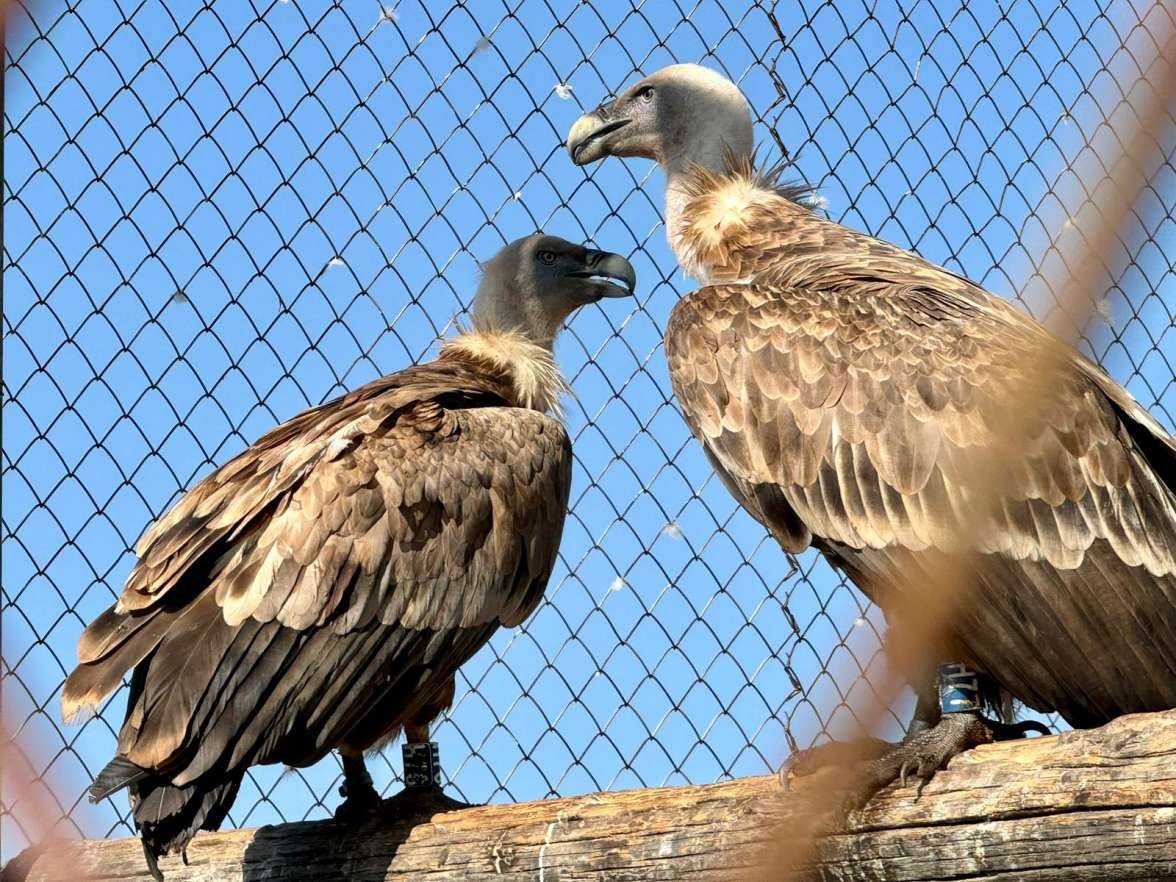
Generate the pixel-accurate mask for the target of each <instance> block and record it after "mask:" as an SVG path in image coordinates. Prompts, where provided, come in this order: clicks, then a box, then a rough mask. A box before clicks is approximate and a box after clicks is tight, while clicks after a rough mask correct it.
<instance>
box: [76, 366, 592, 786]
mask: <svg viewBox="0 0 1176 882" xmlns="http://www.w3.org/2000/svg"><path fill="white" fill-rule="evenodd" d="M426 367H427V366H426ZM468 373H469V372H468V371H467V372H465V373H464V374H463V373H462V372H461V371H457V372H456V373H455V372H454V370H453V369H449V370H444V371H442V370H440V369H433V370H431V371H430V370H426V369H422V368H414V369H410V371H405V372H402V373H401V374H400V375H394V376H393V377H390V378H385V379H384V380H383V381H380V382H379V383H377V384H373V385H372V386H369V387H366V388H365V389H364V390H359V391H357V392H356V393H352V394H351V395H349V396H346V397H345V398H343V399H340V400H339V401H337V402H334V403H333V404H332V405H325V406H324V407H322V408H317V409H315V410H314V411H312V412H308V413H307V414H303V415H301V416H299V417H296V418H295V419H294V420H292V421H291V422H290V423H288V424H285V425H283V426H280V427H278V429H275V430H274V431H273V432H271V433H270V434H269V435H267V436H265V437H264V438H263V439H261V440H260V441H259V442H258V444H257V445H255V446H254V447H252V448H250V450H249V451H246V453H245V454H242V456H240V457H238V458H237V459H236V460H234V461H232V462H231V463H229V464H227V465H226V466H224V467H222V469H220V470H218V471H217V472H216V473H214V474H213V475H211V476H210V477H209V478H207V479H205V480H204V481H203V482H201V484H200V485H198V486H197V487H196V488H194V489H193V491H192V492H191V493H190V494H189V495H188V496H186V497H185V498H184V499H183V500H181V502H180V503H179V504H177V506H176V507H175V508H174V509H173V510H172V511H171V512H169V514H168V515H166V516H165V517H164V518H163V519H161V521H160V522H159V523H158V524H156V526H154V527H153V528H152V529H151V530H150V531H148V533H147V534H146V536H145V538H144V540H143V541H142V542H141V543H140V546H139V547H140V551H141V553H142V554H143V562H142V563H141V564H140V566H139V567H138V568H136V570H135V571H134V573H133V574H132V577H131V580H130V582H129V584H128V588H127V590H126V591H125V592H124V594H123V598H122V600H121V601H120V604H119V606H117V607H116V608H115V609H113V610H112V611H110V612H108V613H107V614H105V615H104V616H102V617H100V618H99V619H98V620H96V622H95V623H94V625H92V626H91V629H89V630H88V631H87V633H86V634H85V635H84V637H83V640H82V641H81V644H80V649H79V657H80V658H81V661H82V663H81V664H80V665H79V667H78V668H77V669H76V670H75V671H74V672H73V673H72V674H71V675H70V677H69V679H68V680H67V684H66V689H65V693H64V697H63V706H64V708H65V712H66V713H67V714H69V713H70V712H71V711H76V710H77V709H78V708H79V707H81V706H84V705H93V704H96V703H97V701H99V700H101V698H102V697H103V696H104V695H105V694H107V693H108V692H109V691H110V690H111V689H113V688H115V687H116V686H117V685H118V683H119V681H120V680H121V677H122V676H123V674H124V673H125V672H126V671H127V670H128V669H129V668H130V667H132V666H134V665H135V664H137V663H138V662H139V661H140V660H141V659H143V658H145V657H147V655H148V654H149V653H152V651H153V650H154V654H152V655H151V656H150V660H149V662H148V663H147V664H148V666H149V667H148V670H147V676H146V678H145V682H144V683H143V686H142V689H141V694H140V695H139V697H138V699H137V701H136V702H135V703H134V706H133V707H132V708H131V709H130V712H129V715H128V722H127V726H126V727H124V732H123V737H122V739H121V741H120V752H122V753H124V754H125V755H127V756H129V757H130V758H131V759H132V760H134V761H135V762H137V763H139V764H141V765H145V766H148V767H159V766H160V765H162V764H165V763H168V762H171V761H172V760H173V758H174V757H175V756H176V755H177V754H178V753H179V752H181V750H182V749H186V748H184V745H191V744H192V743H193V742H195V741H198V740H199V737H200V736H201V735H204V734H207V733H208V732H209V731H211V730H212V729H216V727H218V726H219V727H220V728H219V729H216V730H217V731H222V732H223V738H222V739H221V745H220V748H219V749H220V750H221V751H222V752H223V751H226V750H230V749H232V750H233V751H234V752H235V753H236V754H241V753H242V752H243V753H246V754H248V753H250V752H251V751H252V752H253V754H255V756H254V759H253V760H252V761H264V760H258V759H257V758H256V750H257V749H260V748H258V747H257V745H258V744H261V740H258V739H262V740H264V736H265V733H254V736H255V737H254V736H251V737H253V740H254V741H256V742H257V744H254V745H253V747H248V746H247V747H245V748H243V747H242V746H241V745H242V738H241V737H240V732H239V731H236V729H239V728H240V726H239V725H238V724H240V723H243V722H244V721H243V720H242V719H237V720H236V722H234V721H233V719H232V717H233V714H234V713H236V714H237V716H238V717H240V714H241V713H242V711H241V708H246V709H248V708H256V707H257V702H258V701H259V700H260V698H261V697H264V696H267V695H268V696H270V700H271V703H273V702H276V704H274V705H273V714H276V716H275V717H273V719H272V720H271V722H272V723H273V724H274V726H276V728H277V730H281V729H282V727H283V726H285V727H286V728H290V727H293V728H295V729H296V728H297V720H298V719H299V714H301V713H303V708H305V707H306V706H307V705H308V704H312V703H313V702H315V701H316V698H318V697H321V696H318V695H316V692H315V689H316V688H318V689H319V690H320V691H321V689H326V688H331V687H333V684H334V683H335V680H336V679H337V677H333V676H332V673H335V674H337V673H339V672H338V671H334V672H333V671H332V670H331V666H332V665H333V664H336V663H339V664H341V665H342V664H344V662H343V661H342V659H343V658H345V657H347V656H348V655H349V653H351V650H350V649H348V645H349V644H348V641H349V639H351V635H360V634H363V635H371V634H372V633H373V632H378V631H380V630H382V629H383V630H387V629H391V630H392V631H394V632H396V633H401V632H404V631H420V632H427V633H441V632H448V631H453V632H455V633H456V632H463V633H464V632H469V633H470V634H471V636H472V635H475V633H476V635H477V638H478V639H476V640H472V641H471V640H468V639H465V638H462V640H459V641H458V643H460V645H461V647H462V649H461V651H460V652H452V653H450V654H449V655H448V656H447V658H446V659H445V661H444V664H441V665H439V666H436V667H438V671H439V673H437V674H436V676H442V677H444V676H452V672H453V670H455V669H456V667H457V666H458V665H460V663H461V662H462V661H464V660H465V658H466V657H468V655H469V654H470V653H472V652H473V651H475V650H476V648H477V646H478V645H480V644H481V642H484V640H485V639H486V637H488V635H489V633H491V632H492V631H493V630H494V628H496V627H498V626H499V625H500V624H516V623H517V622H519V621H521V620H522V618H524V617H525V616H526V615H527V614H529V613H530V611H531V610H532V609H533V608H534V606H535V604H536V603H537V602H538V600H539V599H540V597H541V596H542V591H543V587H544V586H545V584H546V581H547V578H548V576H549V575H550V572H551V568H552V566H553V565H554V560H555V554H556V550H557V548H558V544H559V538H560V534H561V531H562V525H563V518H564V514H565V509H566V503H567V494H568V489H569V486H570V467H571V455H570V445H569V442H568V439H567V435H566V433H565V432H564V430H563V428H562V426H561V425H560V424H559V422H558V421H556V420H554V419H552V418H550V417H547V416H545V415H543V414H540V413H538V412H535V411H530V410H524V409H520V408H514V407H503V406H494V407H487V406H480V407H467V406H465V405H468V404H470V403H477V404H486V403H494V402H495V401H501V398H500V397H498V396H496V395H495V393H494V391H493V387H492V385H487V383H486V382H479V381H477V378H474V377H470V376H467V375H466V374H468ZM283 451H284V452H285V458H283V456H282V452H283ZM234 518H238V519H239V520H236V521H235V520H234ZM185 537H186V539H185ZM185 541H186V542H187V543H188V544H187V545H185ZM190 546H196V547H199V548H201V549H202V551H200V552H198V553H196V552H193V551H192V550H191V547H190ZM149 574H150V577H151V578H157V579H158V580H159V582H158V583H152V582H150V581H148V579H149ZM156 584H162V585H164V588H163V589H162V590H154V589H155V586H156ZM128 598H132V599H133V605H128V604H126V602H125V601H126V600H127V599H128ZM148 598H150V599H151V600H150V602H147V599H148ZM274 628H277V629H279V631H288V632H291V633H293V634H310V633H312V632H319V631H322V632H325V633H326V634H328V635H329V636H324V637H323V638H321V639H319V640H318V641H317V642H316V643H315V649H314V652H315V653H316V654H317V655H318V656H319V657H316V658H314V659H309V658H303V657H302V655H301V653H304V652H308V651H311V650H309V649H307V647H308V646H309V645H310V643H309V642H308V641H307V640H306V639H303V638H298V639H294V640H292V642H291V639H290V638H283V639H286V640H287V641H288V642H289V643H290V645H288V646H285V647H284V648H283V649H282V651H281V652H280V653H278V654H277V655H275V654H274V652H269V653H268V654H267V652H266V645H267V641H268V642H270V643H272V642H273V641H274V640H275V639H276V636H275V635H276V634H277V633H278V632H275V631H274V630H273V629H274ZM242 629H244V630H242ZM487 629H489V630H487ZM388 636H389V639H387V640H385V641H384V644H386V645H385V650H386V652H387V651H391V649H389V647H393V648H394V647H395V645H396V643H397V639H399V638H396V639H391V638H392V635H388ZM355 639H357V640H360V639H361V638H360V637H356V638H355ZM364 640H367V641H369V642H370V638H368V637H363V638H362V639H361V642H363V641H364ZM324 641H325V642H324ZM376 642H380V641H379V640H377V641H376ZM454 646H457V644H454ZM363 652H368V657H369V658H374V656H371V652H374V650H371V651H369V650H363ZM332 653H333V655H332ZM300 659H301V660H300ZM418 661H419V659H418ZM382 663H383V664H389V663H391V660H390V658H383V660H382ZM400 663H403V667H404V668H405V669H411V668H412V666H413V664H414V661H413V658H412V656H411V652H410V657H408V658H402V659H400ZM254 668H256V669H257V670H256V671H254V670H253V669H254ZM297 670H301V674H299V676H303V677H305V678H307V679H305V680H304V681H298V680H296V679H292V680H291V681H289V682H287V681H286V680H285V679H283V678H284V677H285V676H286V675H287V674H288V673H290V672H291V671H297ZM360 670H363V671H365V673H366V669H363V668H362V667H361V668H360ZM258 672H260V673H258ZM373 676H374V675H373ZM430 676H433V674H430ZM315 684H317V686H315ZM300 685H301V686H303V687H305V686H307V685H310V686H312V687H314V688H310V689H308V690H306V691H304V692H298V691H297V688H298V687H299V686H300ZM353 685H355V687H356V688H354V689H352V690H351V692H352V693H353V694H354V696H355V700H356V701H360V700H361V699H362V696H363V695H364V694H365V693H364V690H363V689H362V688H360V686H361V685H362V684H353ZM385 686H387V687H388V688H390V686H388V684H384V685H383V686H381V687H380V688H385ZM425 687H427V688H430V689H431V686H430V685H429V684H425ZM242 690H244V691H242ZM246 693H248V694H246ZM369 697H370V696H369ZM230 699H232V700H230ZM336 700H337V701H343V702H346V701H348V700H350V699H349V698H348V696H347V695H346V694H343V695H340V696H338V697H337V699H336ZM234 707H235V708H236V709H235V710H234ZM338 716H339V717H340V718H341V719H352V718H354V717H355V713H354V712H349V711H347V710H346V709H345V708H343V709H342V710H341V711H340V712H339V714H338ZM226 720H227V721H228V722H227V723H226ZM202 721H203V722H202ZM235 727H236V728H235ZM244 740H245V741H248V740H249V739H244ZM231 742H235V743H231ZM320 746H321V745H318V744H317V743H316V744H315V749H318V747H320ZM328 746H329V745H328ZM270 747H271V748H273V749H279V748H278V747H277V746H274V745H270ZM323 749H324V750H325V749H326V748H323ZM201 750H202V752H203V754H205V755H206V757H207V756H210V755H215V754H217V750H214V749H212V748H211V747H209V746H203V747H202V748H201ZM318 752H319V753H320V754H321V752H322V751H321V750H319V751H318ZM222 759H223V757H222ZM271 760H272V757H271ZM210 762H211V761H209V762H202V763H199V764H198V765H202V766H209V765H210ZM189 777H190V776H189Z"/></svg>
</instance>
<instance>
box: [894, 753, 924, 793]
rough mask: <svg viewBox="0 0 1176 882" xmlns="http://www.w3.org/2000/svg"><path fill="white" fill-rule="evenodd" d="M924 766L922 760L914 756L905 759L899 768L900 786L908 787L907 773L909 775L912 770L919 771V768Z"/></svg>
mask: <svg viewBox="0 0 1176 882" xmlns="http://www.w3.org/2000/svg"><path fill="white" fill-rule="evenodd" d="M922 766H923V763H922V761H921V760H916V759H915V758H914V757H912V758H910V759H908V760H904V761H903V764H902V766H901V767H900V768H899V770H898V786H899V787H906V786H907V775H909V774H910V773H911V772H916V773H917V772H918V770H919V769H921V768H922Z"/></svg>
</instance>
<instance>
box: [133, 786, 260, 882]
mask: <svg viewBox="0 0 1176 882" xmlns="http://www.w3.org/2000/svg"><path fill="white" fill-rule="evenodd" d="M244 777H245V773H244V772H243V771H242V772H237V773H235V774H230V775H228V776H227V777H226V778H222V779H220V780H218V781H215V782H210V781H208V780H207V779H200V780H197V781H193V782H192V783H191V784H187V785H185V786H183V787H174V786H172V785H171V784H168V783H167V782H165V781H162V780H160V779H159V778H155V777H148V778H146V779H145V780H141V781H138V782H136V783H135V784H134V785H133V786H132V787H131V808H132V810H133V812H134V816H135V826H136V827H138V828H139V835H140V837H141V838H142V840H143V853H144V854H145V855H146V857H147V866H148V868H149V869H150V870H151V874H152V876H155V878H156V879H161V878H162V874H161V875H158V876H157V875H156V874H157V873H159V858H160V857H162V856H163V855H165V854H174V853H176V852H179V853H180V854H181V855H184V854H185V850H186V849H187V847H188V843H189V842H191V841H192V837H194V836H195V835H196V831H198V830H216V829H217V828H218V827H220V825H221V822H222V821H223V820H224V819H225V816H226V815H227V814H228V813H229V808H230V806H232V804H233V800H234V799H235V798H236V796H237V790H238V788H239V787H240V786H241V779H242V778H244ZM186 862H187V858H186V855H185V863H186Z"/></svg>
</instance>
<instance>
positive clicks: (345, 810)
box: [335, 748, 380, 823]
mask: <svg viewBox="0 0 1176 882" xmlns="http://www.w3.org/2000/svg"><path fill="white" fill-rule="evenodd" d="M339 754H340V756H342V758H343V784H342V786H341V787H340V788H339V795H340V796H342V797H343V802H341V803H340V804H339V807H338V808H337V809H335V820H336V821H343V822H345V823H352V822H356V821H360V820H363V819H364V818H366V817H370V816H371V815H374V814H375V813H376V811H377V810H378V809H379V807H380V794H379V793H377V792H376V788H375V786H374V785H373V784H372V776H371V775H369V774H368V770H367V766H366V765H365V764H364V761H363V752H362V751H353V750H349V749H346V748H344V749H341V750H340V751H339Z"/></svg>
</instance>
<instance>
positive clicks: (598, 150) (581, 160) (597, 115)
mask: <svg viewBox="0 0 1176 882" xmlns="http://www.w3.org/2000/svg"><path fill="white" fill-rule="evenodd" d="M611 115H612V114H611V108H610V107H609V105H606V104H602V105H601V106H600V107H598V108H596V109H595V110H593V111H592V112H591V113H585V114H584V115H583V116H581V117H580V118H579V119H578V120H576V121H575V122H574V123H572V128H571V130H570V131H569V132H568V142H567V146H568V155H570V156H571V158H572V162H574V163H575V164H576V165H587V164H588V163H590V162H595V161H596V160H598V159H602V158H603V157H605V156H607V155H608V145H607V143H606V141H607V139H608V136H609V135H611V134H612V133H613V132H615V131H618V130H619V129H623V128H624V127H625V126H627V125H628V124H629V123H630V120H628V119H623V118H622V119H610V118H609V117H610V116H611Z"/></svg>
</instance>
